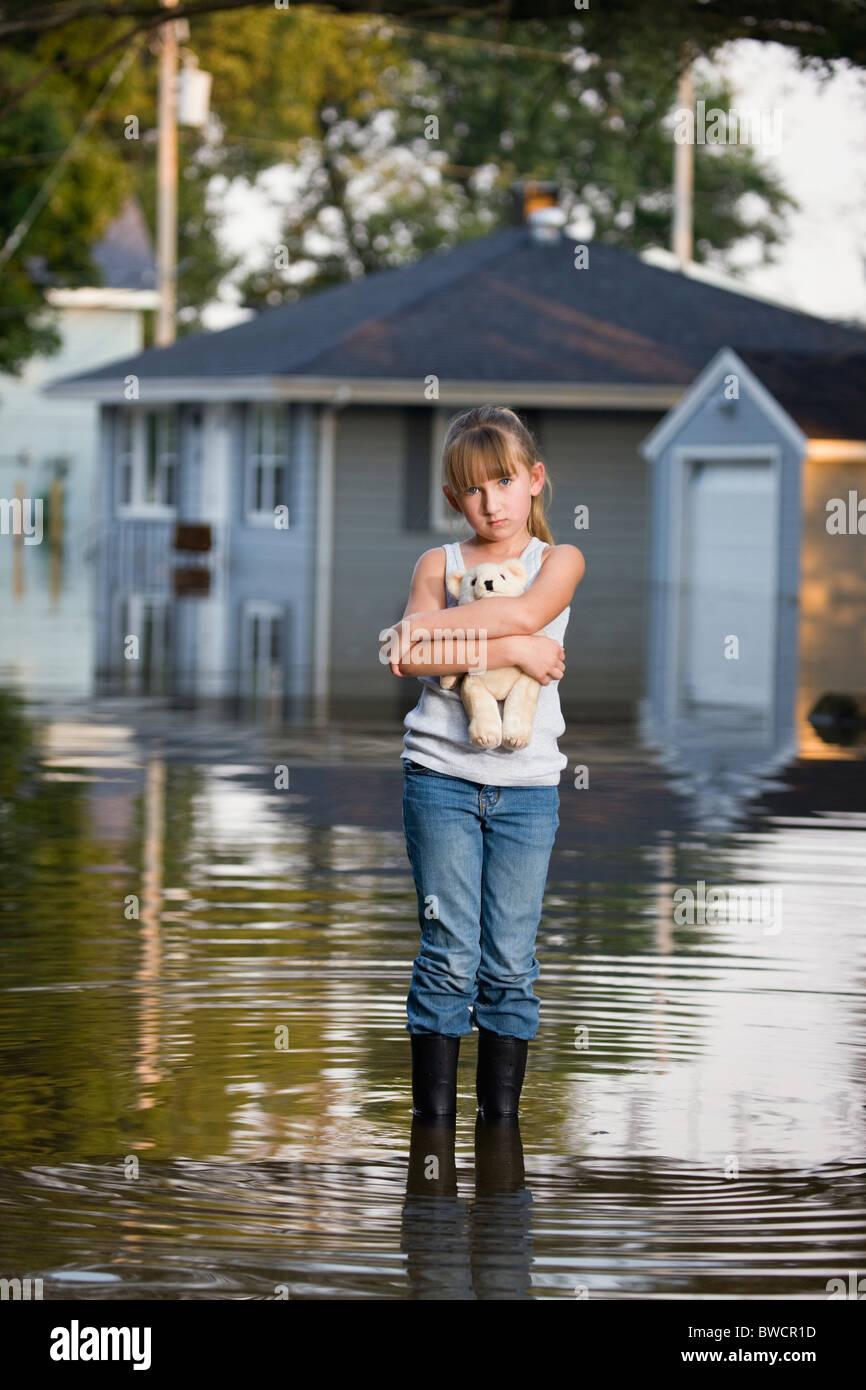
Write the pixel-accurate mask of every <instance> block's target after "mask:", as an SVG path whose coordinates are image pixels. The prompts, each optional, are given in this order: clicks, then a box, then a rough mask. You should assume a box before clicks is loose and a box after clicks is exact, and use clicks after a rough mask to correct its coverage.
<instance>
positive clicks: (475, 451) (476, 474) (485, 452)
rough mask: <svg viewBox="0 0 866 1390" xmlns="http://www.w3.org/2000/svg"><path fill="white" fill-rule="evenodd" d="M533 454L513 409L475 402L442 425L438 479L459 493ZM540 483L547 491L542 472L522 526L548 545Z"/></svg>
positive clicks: (527, 461) (528, 461)
mask: <svg viewBox="0 0 866 1390" xmlns="http://www.w3.org/2000/svg"><path fill="white" fill-rule="evenodd" d="M537 458H538V445H537V443H536V441H535V438H534V436H533V434H532V431H531V430H530V429H529V428H528V426H526V425H525V424H524V423H523V421H522V420H521V419H520V416H519V415H516V414H515V413H514V411H513V410H509V409H508V408H507V406H500V405H480V406H477V407H476V408H475V409H474V410H466V411H464V412H463V414H462V415H456V416H455V417H454V419H453V420H452V421H451V423H450V425H449V426H448V433H447V434H446V435H445V442H444V444H443V446H442V481H443V483H445V484H447V486H448V487H449V488H450V489H451V491H452V492H453V493H454V496H455V497H456V498H459V497H461V496H462V494H463V493H464V492H465V490H466V488H468V487H477V485H478V483H479V481H485V482H487V481H490V480H491V479H493V478H502V477H506V476H507V477H514V476H515V474H516V473H517V470H518V468H519V467H520V466H521V465H522V466H523V467H524V468H525V469H526V470H527V471H530V470H531V469H532V466H533V464H534V463H535V461H536V459H537ZM545 488H546V489H547V491H548V492H549V493H552V491H553V489H552V486H551V483H550V478H549V477H548V476H547V474H546V472H545V478H544V487H543V488H542V490H541V492H539V493H537V494H536V496H535V497H533V498H532V504H531V506H530V508H529V517H528V520H527V528H528V530H529V534H530V536H537V537H538V539H539V540H542V541H546V542H547V544H548V545H553V544H554V543H555V542H554V539H553V535H552V533H551V530H550V527H549V525H548V523H547V515H546V503H545V500H544V491H545Z"/></svg>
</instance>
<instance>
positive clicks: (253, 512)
mask: <svg viewBox="0 0 866 1390" xmlns="http://www.w3.org/2000/svg"><path fill="white" fill-rule="evenodd" d="M727 344H731V345H733V347H734V348H735V349H736V350H737V351H738V352H742V353H743V354H745V353H747V352H748V351H749V350H759V349H761V350H774V351H779V350H781V349H791V350H794V349H796V350H797V351H810V352H815V353H844V354H860V353H866V331H864V330H857V329H854V328H852V327H843V326H841V325H834V324H830V323H826V322H824V321H822V320H820V319H817V318H814V317H812V316H810V315H807V314H801V313H796V312H793V311H789V310H786V309H783V308H780V307H778V306H776V305H772V304H768V303H766V302H763V301H761V300H758V299H756V298H754V297H752V296H749V295H744V294H737V293H733V292H731V291H730V290H728V289H722V288H719V287H718V286H715V285H712V284H708V283H705V282H704V281H703V280H702V279H700V278H698V277H692V276H686V275H682V274H679V273H671V272H670V271H667V270H664V269H660V268H659V267H657V266H652V265H650V264H648V263H647V262H646V261H644V260H642V259H640V258H639V257H636V256H634V255H631V254H629V253H627V252H624V251H621V250H617V249H615V248H612V247H609V246H605V245H603V244H595V243H593V244H592V245H591V246H590V248H589V265H588V268H586V269H577V268H576V265H575V257H574V247H573V243H572V241H571V240H570V239H569V238H568V237H566V236H562V237H561V239H559V240H557V239H556V238H554V240H552V241H550V240H543V239H541V237H540V235H539V232H538V224H537V222H536V221H535V219H534V218H533V217H532V216H530V217H529V219H528V221H527V222H526V223H525V224H522V225H515V226H513V227H508V228H504V229H502V230H499V231H496V232H494V233H492V234H491V235H490V236H487V237H484V238H481V239H480V240H476V241H472V242H468V243H464V244H462V245H459V246H457V247H456V248H454V249H452V250H450V251H448V252H444V253H434V254H431V255H428V256H426V257H424V258H423V259H421V260H419V261H417V262H415V263H413V264H410V265H407V266H403V267H397V268H394V269H391V270H386V271H381V272H379V273H377V274H373V275H370V276H368V277H366V278H365V279H362V280H359V281H355V282H350V283H345V284H341V285H338V286H335V287H334V288H332V289H329V290H325V291H322V292H321V293H318V294H316V295H313V296H309V297H307V298H302V299H301V300H300V301H298V302H297V303H294V304H290V305H286V306H283V307H280V308H275V309H270V310H267V311H265V312H263V313H260V314H258V315H257V316H255V317H254V318H253V319H251V320H249V321H248V322H246V323H243V324H240V325H236V326H233V327H231V328H228V329H224V330H223V331H221V332H218V333H211V334H202V335H197V336H194V337H188V338H185V339H182V340H180V341H178V342H176V343H174V344H172V345H170V346H168V347H164V348H161V349H154V350H151V351H148V352H144V353H141V354H139V355H138V356H134V357H129V358H127V359H124V360H121V361H118V362H114V363H112V364H110V365H108V366H105V367H103V368H101V369H99V370H97V371H92V372H87V373H86V374H82V375H79V376H77V377H75V378H72V379H66V380H62V381H59V382H55V383H53V385H52V387H51V388H50V391H51V393H52V394H54V395H59V394H67V395H68V394H73V393H74V394H76V395H78V396H80V397H82V398H83V397H87V398H88V399H92V400H97V401H99V402H100V404H101V407H102V418H103V430H102V443H101V448H102V455H101V458H102V469H101V476H102V484H103V492H102V516H103V521H104V527H105V537H104V540H105V544H104V546H103V554H102V571H101V580H100V594H101V601H102V603H103V612H102V615H101V616H102V619H103V620H102V621H101V622H100V624H99V634H100V641H101V643H102V646H101V649H100V654H99V667H100V669H101V670H102V672H103V673H105V674H107V675H112V674H115V675H116V674H117V673H119V672H122V671H123V670H124V661H123V658H122V641H123V638H124V636H125V635H128V634H130V633H135V634H138V633H141V632H146V633H147V634H148V639H147V640H148V642H149V644H150V645H149V650H150V652H151V658H152V665H153V670H154V672H155V673H156V677H158V673H159V669H160V665H161V664H162V668H163V669H164V670H165V671H166V673H167V674H166V681H167V683H168V684H172V683H176V682H180V683H181V684H182V685H183V687H184V688H185V689H187V690H189V691H191V692H200V693H208V692H212V693H220V692H225V693H229V694H238V693H243V691H244V690H245V689H247V690H248V689H250V684H251V682H253V683H255V684H256V685H257V686H258V687H259V688H261V687H262V686H264V687H267V688H271V687H272V686H275V687H276V689H277V690H281V692H282V695H283V696H284V697H298V698H300V699H304V700H305V699H306V698H307V697H310V696H313V697H320V698H326V699H329V700H330V701H331V702H332V704H331V708H333V709H334V710H336V709H338V708H340V707H341V705H342V703H343V702H345V704H346V706H347V707H348V708H351V709H352V710H357V709H358V708H359V706H363V704H364V702H365V701H370V702H371V703H373V702H376V703H378V704H379V705H380V707H381V704H382V702H383V701H384V702H390V701H393V702H404V701H407V700H408V701H410V702H411V703H414V700H415V698H416V696H417V690H416V688H415V685H414V682H410V681H394V680H393V678H392V677H391V676H390V673H389V672H388V670H387V668H386V667H383V666H382V665H381V664H380V663H379V661H378V642H377V636H378V634H379V632H380V631H381V629H382V628H383V627H385V626H387V625H389V624H390V623H393V622H395V621H396V620H397V619H398V618H399V616H400V614H401V613H402V611H403V607H404V604H405V596H406V594H407V592H408V585H409V579H410V576H411V572H412V567H413V565H414V562H415V560H416V559H417V557H418V555H419V554H420V553H421V551H422V550H424V549H426V548H428V547H430V546H432V545H436V544H441V542H442V541H443V540H444V539H447V538H449V537H453V536H454V535H458V536H460V535H466V534H467V532H466V529H465V527H463V526H462V525H460V526H455V525H454V519H453V516H452V514H450V513H447V512H446V509H445V503H444V500H443V498H442V494H441V490H440V481H439V477H438V462H439V444H440V441H441V438H442V434H443V431H444V429H445V427H446V425H447V422H448V419H449V418H450V417H451V416H452V415H453V414H454V413H456V412H457V411H459V410H460V409H463V408H466V407H468V406H471V405H476V404H479V403H482V402H486V401H494V402H503V403H506V404H509V405H511V406H513V407H515V408H517V409H518V410H520V411H522V412H524V413H525V414H526V417H527V419H528V422H529V423H530V424H531V425H532V426H533V428H534V429H535V431H536V434H537V437H538V441H539V447H540V452H541V455H542V457H543V458H544V459H545V462H546V463H547V465H548V469H549V472H550V475H551V478H552V481H553V484H554V492H553V501H552V505H551V508H550V516H551V523H552V529H553V531H554V534H555V536H556V538H557V539H558V540H560V541H569V540H570V541H576V542H577V543H578V544H579V545H580V546H581V548H582V549H583V550H584V552H585V554H586V556H587V575H586V579H585V580H584V582H583V584H582V586H581V590H580V599H579V602H577V603H576V604H575V605H574V607H573V609H572V619H571V623H570V626H569V633H568V639H567V644H568V651H569V656H570V657H573V660H572V661H571V662H570V665H569V670H570V672H572V673H573V675H572V678H571V680H570V681H566V683H565V685H564V687H563V691H562V695H563V703H564V705H566V706H568V705H569V704H571V705H572V706H575V707H580V708H582V709H583V710H587V709H589V708H592V707H595V709H596V710H598V711H603V712H604V714H605V715H610V716H616V715H623V714H625V715H628V714H631V713H633V712H634V710H635V708H636V705H637V702H638V700H639V698H640V696H641V694H642V692H643V688H644V632H645V628H646V623H647V617H648V584H647V572H648V567H647V562H648V551H649V545H650V539H651V521H650V517H651V513H650V507H649V498H648V479H647V465H646V463H645V461H644V459H643V458H642V457H641V453H640V443H641V440H643V439H644V438H645V437H646V435H647V433H648V432H649V431H650V430H651V429H652V428H653V427H654V426H655V425H657V424H658V422H659V421H660V419H661V418H662V416H663V415H664V414H665V412H666V411H667V410H669V409H670V408H671V407H672V406H673V405H675V404H676V402H677V401H679V399H680V397H681V396H682V394H683V391H684V390H685V389H686V387H687V386H688V385H689V384H690V383H691V382H692V381H694V379H695V377H696V376H697V374H698V373H699V372H700V371H701V369H702V368H703V367H704V366H705V365H706V363H707V361H708V360H709V359H710V358H711V357H712V356H713V354H714V353H716V352H718V350H719V349H720V348H721V347H723V346H725V345H727ZM858 428H859V426H858ZM860 437H866V424H864V426H863V428H862V430H861V432H860ZM280 504H282V505H283V506H284V507H285V508H287V511H288V519H289V525H288V527H287V528H286V529H279V528H278V527H277V526H275V524H274V518H275V507H278V506H279V505H280ZM582 505H583V506H585V507H587V508H588V516H589V526H588V529H580V530H578V531H576V530H575V515H576V509H577V508H578V507H580V506H582ZM284 519H285V517H284ZM177 521H180V522H184V523H191V524H194V525H195V524H199V525H206V526H207V527H208V528H209V532H208V540H209V544H210V549H209V550H205V551H202V552H200V553H199V554H197V555H195V554H192V553H191V552H189V551H184V550H179V549H178V548H177V547H176V546H175V534H174V530H173V526H174V523H175V522H177ZM195 569H199V570H205V571H207V574H205V575H198V576H195V575H193V576H192V578H190V573H191V572H192V571H193V570H195ZM175 571H180V577H175ZM184 576H185V577H184ZM196 578H198V579H200V580H201V581H202V587H200V588H198V590H197V591H196V592H193V591H192V588H191V587H190V586H191V585H193V584H194V582H195V580H196ZM183 586H186V589H185V591H184V589H183ZM137 669H140V668H137ZM145 675H146V672H145Z"/></svg>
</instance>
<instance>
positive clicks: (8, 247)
mask: <svg viewBox="0 0 866 1390" xmlns="http://www.w3.org/2000/svg"><path fill="white" fill-rule="evenodd" d="M143 42H144V36H143V35H141V34H139V35H137V36H136V37H135V38H134V39H133V41H132V43H131V44H130V45H129V48H128V49H127V50H126V52H125V53H124V55H123V57H122V58H121V60H120V62H119V63H118V64H117V67H116V68H115V69H114V71H113V73H112V74H111V76H110V77H109V79H108V81H107V82H106V84H105V86H104V87H103V89H102V91H101V92H100V93H99V96H98V97H97V98H96V101H95V102H94V104H93V106H91V108H90V110H89V111H88V112H87V115H86V116H85V117H84V120H83V121H82V122H81V125H80V126H79V127H78V129H77V131H76V132H75V134H74V135H73V137H72V139H71V140H70V142H69V144H68V145H67V146H66V149H65V150H64V152H63V154H62V155H61V156H60V158H59V159H58V161H57V163H56V164H55V166H54V168H53V169H52V170H51V173H50V174H49V175H48V178H47V179H46V180H45V182H44V183H43V185H42V187H41V188H40V190H39V192H38V193H37V194H36V197H35V198H34V199H33V202H32V203H31V204H30V206H29V208H28V209H27V211H26V212H25V214H24V216H23V217H22V218H21V221H20V222H19V223H18V226H17V227H15V229H14V230H13V231H12V232H10V233H9V236H8V237H7V238H6V243H5V245H4V246H3V249H2V250H0V270H2V269H3V267H4V266H5V265H6V262H7V261H8V260H9V258H10V257H11V256H13V255H14V253H15V252H16V251H17V250H18V247H19V246H20V245H21V242H22V241H23V240H24V238H25V236H26V235H27V233H28V232H29V230H30V228H31V227H32V226H33V223H34V222H35V221H36V218H37V217H38V216H39V213H40V212H41V211H42V209H43V208H44V206H45V204H46V203H47V202H48V199H49V198H50V197H51V194H52V192H53V190H54V187H55V185H56V184H57V182H58V180H59V179H60V175H61V174H62V173H63V170H64V169H65V167H66V165H67V164H68V163H69V161H70V159H71V158H72V155H73V153H74V151H75V149H76V148H77V146H78V145H79V144H80V143H81V141H82V140H83V139H84V138H85V136H87V135H89V134H90V131H91V130H92V129H93V126H94V125H95V124H96V120H97V117H98V116H99V113H100V111H101V110H102V108H103V106H104V105H105V103H106V101H107V99H108V97H109V96H110V95H111V93H112V92H113V91H114V89H115V87H116V86H117V85H118V83H119V82H120V81H121V80H122V79H123V77H124V76H125V75H126V70H127V68H128V67H129V65H130V63H131V62H132V60H133V58H135V57H136V56H137V54H138V51H139V49H140V48H141V47H142V44H143Z"/></svg>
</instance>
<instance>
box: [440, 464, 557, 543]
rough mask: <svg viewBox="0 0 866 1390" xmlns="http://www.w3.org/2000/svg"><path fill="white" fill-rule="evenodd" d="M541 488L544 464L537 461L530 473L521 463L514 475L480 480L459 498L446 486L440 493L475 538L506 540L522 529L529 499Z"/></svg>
mask: <svg viewBox="0 0 866 1390" xmlns="http://www.w3.org/2000/svg"><path fill="white" fill-rule="evenodd" d="M543 487H544V464H543V463H542V462H541V460H540V459H539V460H537V462H536V463H534V464H533V466H532V471H531V472H530V471H528V470H527V469H526V468H524V467H523V465H522V464H520V465H518V468H517V472H516V473H514V474H513V475H505V476H503V477H500V478H488V479H482V480H480V481H479V482H478V483H477V484H476V485H475V486H473V487H469V488H467V489H466V491H465V492H464V493H463V494H462V496H457V495H456V494H455V493H452V491H451V489H450V488H449V487H443V489H442V491H443V492H444V493H445V496H446V497H447V499H448V501H449V503H450V504H451V506H452V507H453V508H454V510H455V511H460V512H462V513H463V515H464V516H465V518H466V520H467V521H468V522H469V525H470V526H471V527H472V529H473V531H475V532H476V534H477V535H479V536H482V537H483V538H484V539H485V540H491V541H495V540H502V541H507V540H509V539H510V538H512V537H514V536H517V535H519V534H521V533H522V532H523V531H524V530H525V528H526V522H527V518H528V517H529V509H530V506H531V504H532V499H533V497H535V496H536V494H537V493H539V492H540V491H541V489H542V488H543Z"/></svg>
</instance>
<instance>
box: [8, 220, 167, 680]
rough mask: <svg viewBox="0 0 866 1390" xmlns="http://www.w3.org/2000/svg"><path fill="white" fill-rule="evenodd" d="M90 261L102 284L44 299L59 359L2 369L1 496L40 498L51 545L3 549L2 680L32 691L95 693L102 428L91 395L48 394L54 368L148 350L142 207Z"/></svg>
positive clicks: (115, 225)
mask: <svg viewBox="0 0 866 1390" xmlns="http://www.w3.org/2000/svg"><path fill="white" fill-rule="evenodd" d="M25 246H26V242H25ZM92 259H93V261H94V263H95V265H96V267H97V269H98V271H99V273H100V277H101V284H98V285H93V286H83V287H77V288H74V289H69V288H63V287H61V286H57V287H54V288H49V289H47V290H46V292H45V298H46V302H47V305H48V315H49V316H50V317H51V319H52V320H53V322H54V323H55V325H56V327H57V330H58V332H59V335H60V340H61V345H60V350H59V352H58V353H57V354H55V355H53V356H50V357H45V356H42V355H41V354H37V355H36V356H34V357H32V358H30V360H29V361H28V362H27V363H26V364H25V366H24V369H23V371H22V373H21V375H20V376H12V375H9V374H7V373H0V498H3V499H5V500H6V501H7V502H8V501H12V500H13V499H15V497H16V496H20V497H21V498H22V499H30V500H31V504H33V503H35V501H36V500H37V499H41V501H42V504H43V506H42V511H43V526H42V530H43V534H44V543H42V542H40V543H39V544H37V545H35V546H32V547H31V546H30V545H29V544H27V545H24V546H21V547H19V546H16V545H13V544H8V545H0V585H2V590H3V595H4V600H3V618H2V637H3V640H2V647H3V661H2V667H0V675H2V677H3V678H6V679H10V678H11V679H13V680H15V681H17V680H19V679H23V680H24V681H25V682H26V683H27V685H28V686H29V687H30V688H31V689H34V688H36V687H41V688H45V689H52V690H56V689H58V688H59V687H63V688H64V689H66V690H67V691H70V692H75V693H76V694H86V693H87V692H88V691H89V690H90V688H91V685H92V666H93V662H94V652H93V650H92V643H93V639H94V628H93V623H92V619H91V601H90V569H89V562H88V556H89V555H90V553H91V551H92V549H93V547H94V545H95V544H96V543H97V541H98V538H99V518H98V508H97V498H98V492H97V459H98V455H99V437H100V432H101V428H102V424H101V420H100V407H99V405H98V404H96V403H95V402H94V400H93V399H92V397H90V396H88V395H87V394H86V393H79V392H77V391H75V390H73V391H72V392H68V393H66V394H65V395H64V396H62V397H59V398H56V399H48V398H46V397H45V396H44V395H43V394H42V387H43V385H44V383H45V382H46V381H47V380H48V379H49V378H51V377H54V376H56V375H57V374H58V372H63V373H65V374H70V373H72V374H81V373H82V372H83V373H85V375H86V373H87V372H89V371H91V370H93V369H96V368H98V367H100V366H101V365H102V364H104V363H106V362H111V361H114V360H116V359H117V358H118V357H124V356H128V355H130V354H135V353H138V352H140V351H141V347H142V343H143V342H144V312H145V311H146V310H149V309H153V308H155V307H156V305H157V303H158V295H157V291H156V289H155V283H156V267H155V264H154V259H153V248H152V245H151V240H150V236H149V233H148V231H147V227H146V224H145V222H144V218H143V216H142V213H141V209H140V207H139V205H138V203H137V202H136V201H135V200H134V199H130V200H129V201H127V203H126V204H125V206H124V207H123V209H122V211H121V212H120V214H119V215H118V216H117V217H116V218H115V219H114V220H113V221H112V222H111V223H110V224H109V226H108V228H107V230H106V232H105V234H104V235H103V237H102V238H101V240H100V241H99V242H98V243H97V244H96V246H95V247H94V249H93V252H92ZM49 270H50V268H49ZM42 273H43V275H44V271H43V272H42ZM52 512H53V515H51V513H52ZM49 552H50V556H51V559H50V563H47V564H46V563H45V559H46V557H47V556H48V554H49Z"/></svg>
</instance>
